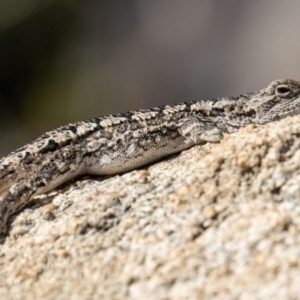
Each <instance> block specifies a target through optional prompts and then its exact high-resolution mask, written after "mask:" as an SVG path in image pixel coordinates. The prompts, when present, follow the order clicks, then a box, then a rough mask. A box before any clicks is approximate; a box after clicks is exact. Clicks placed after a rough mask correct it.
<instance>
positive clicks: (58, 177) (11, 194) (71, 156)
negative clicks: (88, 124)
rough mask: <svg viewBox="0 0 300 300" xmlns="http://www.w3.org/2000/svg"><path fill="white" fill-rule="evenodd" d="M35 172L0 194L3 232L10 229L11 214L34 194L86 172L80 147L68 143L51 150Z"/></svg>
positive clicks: (0, 214)
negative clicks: (62, 147) (53, 150)
mask: <svg viewBox="0 0 300 300" xmlns="http://www.w3.org/2000/svg"><path fill="white" fill-rule="evenodd" d="M35 167H37V170H36V172H33V174H32V176H31V177H29V178H26V177H25V178H22V179H20V180H18V181H17V182H15V183H13V184H12V186H11V187H10V188H9V189H8V190H7V191H6V192H4V194H2V195H1V197H0V233H5V232H6V231H7V221H8V218H9V217H10V216H11V215H12V214H14V213H16V212H17V211H19V210H20V209H21V208H22V207H24V206H25V205H26V204H28V203H29V202H30V200H31V198H32V197H34V196H35V195H38V194H41V193H45V192H48V191H50V190H52V189H54V188H55V187H57V186H59V185H61V184H62V183H64V182H66V181H68V180H70V179H73V178H75V177H76V176H78V175H80V174H82V173H83V172H84V167H85V166H84V162H83V155H82V151H81V150H80V147H76V146H74V145H73V146H72V147H71V146H67V147H65V148H64V151H59V152H54V153H48V154H47V155H45V159H44V161H43V162H42V164H41V165H40V166H35Z"/></svg>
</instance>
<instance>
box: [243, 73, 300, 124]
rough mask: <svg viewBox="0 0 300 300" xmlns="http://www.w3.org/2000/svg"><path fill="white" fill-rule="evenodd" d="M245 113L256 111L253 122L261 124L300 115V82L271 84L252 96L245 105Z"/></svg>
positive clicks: (276, 81)
mask: <svg viewBox="0 0 300 300" xmlns="http://www.w3.org/2000/svg"><path fill="white" fill-rule="evenodd" d="M245 111H246V112H248V113H250V112H253V111H255V119H254V120H253V121H254V122H256V123H260V124H263V123H268V122H271V121H275V120H279V119H282V118H284V117H286V116H292V115H296V114H300V82H299V81H296V80H292V79H279V80H275V81H273V82H271V83H270V84H269V86H268V87H267V88H265V89H263V90H261V91H260V92H258V93H256V94H253V95H252V97H251V98H250V99H249V101H247V102H246V103H245Z"/></svg>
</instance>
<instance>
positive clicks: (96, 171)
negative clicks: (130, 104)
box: [86, 135, 195, 175]
mask: <svg viewBox="0 0 300 300" xmlns="http://www.w3.org/2000/svg"><path fill="white" fill-rule="evenodd" d="M194 145H195V143H193V142H192V141H187V140H186V139H185V138H184V137H182V136H181V135H178V136H176V137H175V138H173V139H171V140H170V138H169V137H162V138H161V139H160V140H159V142H158V143H152V144H151V143H147V142H146V143H145V145H143V146H142V145H139V144H135V143H132V144H129V145H128V146H127V147H126V148H124V147H120V148H119V149H118V150H117V151H115V152H114V153H108V154H102V155H100V156H98V157H95V156H93V157H88V158H87V160H86V172H87V173H89V174H93V175H114V174H118V173H123V172H126V171H130V170H133V169H135V168H138V167H141V166H143V165H147V164H149V163H152V162H155V161H158V160H159V159H161V158H164V157H166V156H168V155H171V154H174V153H178V152H180V151H183V150H185V149H188V148H191V147H192V146H194Z"/></svg>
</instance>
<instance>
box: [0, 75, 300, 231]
mask: <svg viewBox="0 0 300 300" xmlns="http://www.w3.org/2000/svg"><path fill="white" fill-rule="evenodd" d="M299 113H300V82H298V81H295V80H292V79H281V80H275V81H273V82H271V83H270V84H269V85H268V86H267V87H266V88H264V89H262V90H261V91H259V92H255V93H246V94H243V95H240V96H237V97H224V98H217V99H211V100H197V101H190V102H183V103H179V104H175V105H165V106H160V107H154V108H151V109H144V110H137V111H130V112H127V113H123V114H116V115H108V116H104V117H99V118H93V119H90V120H87V121H79V122H75V123H71V124H68V125H65V126H62V127H59V128H57V129H54V130H52V131H49V132H47V133H45V134H43V135H41V136H40V137H38V138H37V139H35V140H33V141H32V142H30V143H29V144H27V145H25V146H24V147H21V148H19V149H17V150H16V151H13V152H12V153H10V154H9V155H8V156H6V157H4V158H2V159H1V160H0V232H1V233H2V234H5V233H7V231H8V219H9V217H10V216H11V215H13V214H15V213H16V212H18V211H20V210H21V209H22V208H23V207H24V206H26V205H27V204H28V203H29V202H30V201H31V199H32V198H33V197H34V196H36V195H39V194H42V193H46V192H49V191H51V190H53V189H54V188H56V187H58V186H60V185H61V184H63V183H65V182H67V181H70V180H72V179H75V178H77V177H79V176H82V175H116V174H120V173H124V172H128V171H131V170H133V169H136V168H138V167H141V166H144V165H148V164H150V163H153V162H155V161H158V160H160V159H162V158H164V157H166V156H169V155H171V154H175V153H178V152H181V151H183V150H186V149H188V148H191V147H193V146H195V145H201V144H205V143H216V142H220V141H221V139H222V137H223V134H224V133H229V134H230V133H233V132H235V131H237V130H238V129H239V128H240V127H244V126H247V125H249V124H252V123H255V124H265V123H269V122H273V121H276V120H279V119H281V118H284V117H286V116H292V115H295V114H299Z"/></svg>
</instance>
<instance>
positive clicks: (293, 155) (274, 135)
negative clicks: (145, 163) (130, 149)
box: [0, 116, 300, 299]
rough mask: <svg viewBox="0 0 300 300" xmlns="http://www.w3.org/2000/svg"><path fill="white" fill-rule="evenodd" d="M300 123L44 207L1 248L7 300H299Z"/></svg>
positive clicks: (61, 196)
mask: <svg viewBox="0 0 300 300" xmlns="http://www.w3.org/2000/svg"><path fill="white" fill-rule="evenodd" d="M299 200H300V116H295V117H289V118H286V119H284V120H281V121H279V122H275V123H273V124H268V125H265V126H254V125H253V126H248V127H247V128H243V129H240V130H239V131H238V132H237V133H235V134H233V135H230V136H229V135H228V136H225V138H224V139H223V141H222V142H221V143H220V144H206V145H204V146H197V147H194V148H192V149H190V150H188V151H185V152H183V153H181V154H180V155H177V156H173V157H171V158H169V159H168V160H165V161H162V162H160V163H156V164H154V165H152V166H150V167H146V168H143V169H140V170H135V171H133V172H130V173H127V174H124V175H121V176H114V177H111V178H107V179H99V178H98V179H95V178H93V179H88V178H85V179H81V180H78V181H76V182H74V183H72V184H69V185H67V186H66V187H65V188H64V189H61V190H59V191H57V192H56V193H52V194H50V195H48V197H45V196H44V197H39V198H38V199H36V200H35V201H34V202H33V204H32V205H31V206H30V207H28V208H27V209H25V210H23V211H22V212H20V213H19V214H17V216H16V217H15V219H14V220H13V222H12V225H11V227H10V232H9V235H8V236H7V238H6V240H5V242H4V243H3V244H1V245H0V298H1V299H24V298H26V299H212V298H213V299H274V298H276V299H296V298H299V297H300V288H299V280H300V267H299V264H300V260H299V257H300V247H299V244H300V205H299Z"/></svg>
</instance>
